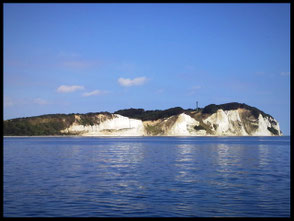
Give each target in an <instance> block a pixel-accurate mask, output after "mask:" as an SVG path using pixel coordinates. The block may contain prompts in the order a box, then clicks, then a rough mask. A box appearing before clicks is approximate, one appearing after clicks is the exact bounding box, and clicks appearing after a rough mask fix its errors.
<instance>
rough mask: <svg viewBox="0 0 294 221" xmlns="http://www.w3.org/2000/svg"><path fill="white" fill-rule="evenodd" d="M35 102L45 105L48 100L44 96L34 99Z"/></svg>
mask: <svg viewBox="0 0 294 221" xmlns="http://www.w3.org/2000/svg"><path fill="white" fill-rule="evenodd" d="M33 102H34V103H35V104H39V105H44V104H48V102H47V101H46V100H44V99H42V98H36V99H34V101H33Z"/></svg>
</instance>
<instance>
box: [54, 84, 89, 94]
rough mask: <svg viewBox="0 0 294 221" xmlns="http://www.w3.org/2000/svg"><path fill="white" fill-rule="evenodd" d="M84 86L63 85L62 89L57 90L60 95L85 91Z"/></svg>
mask: <svg viewBox="0 0 294 221" xmlns="http://www.w3.org/2000/svg"><path fill="white" fill-rule="evenodd" d="M83 89H84V86H79V85H71V86H68V85H61V86H60V87H58V88H57V92H59V93H71V92H74V91H77V90H83Z"/></svg>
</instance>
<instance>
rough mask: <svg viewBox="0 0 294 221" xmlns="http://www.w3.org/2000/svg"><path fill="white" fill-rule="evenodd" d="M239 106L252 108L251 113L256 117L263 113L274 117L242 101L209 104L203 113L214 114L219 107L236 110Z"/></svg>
mask: <svg viewBox="0 0 294 221" xmlns="http://www.w3.org/2000/svg"><path fill="white" fill-rule="evenodd" d="M238 108H244V109H247V110H250V111H251V114H252V115H253V116H254V117H255V118H258V116H259V114H261V115H262V116H263V117H265V116H267V117H270V118H273V117H272V116H271V115H269V114H266V113H264V112H263V111H261V110H259V109H257V108H256V107H251V106H249V105H247V104H241V103H237V102H232V103H226V104H220V105H216V104H210V105H207V106H206V107H204V108H203V110H202V113H203V114H214V113H216V112H217V110H218V109H223V110H236V109H238Z"/></svg>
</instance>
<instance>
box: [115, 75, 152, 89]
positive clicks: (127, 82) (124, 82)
mask: <svg viewBox="0 0 294 221" xmlns="http://www.w3.org/2000/svg"><path fill="white" fill-rule="evenodd" d="M146 81H147V78H146V77H138V78H134V79H129V78H119V79H118V83H119V84H120V85H121V86H124V87H131V86H138V85H143V84H145V83H146Z"/></svg>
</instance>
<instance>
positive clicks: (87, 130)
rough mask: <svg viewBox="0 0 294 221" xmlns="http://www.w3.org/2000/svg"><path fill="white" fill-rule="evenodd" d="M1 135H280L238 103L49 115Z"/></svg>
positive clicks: (8, 126)
mask: <svg viewBox="0 0 294 221" xmlns="http://www.w3.org/2000/svg"><path fill="white" fill-rule="evenodd" d="M4 135H80V136H280V135H282V132H281V131H280V127H279V123H278V122H277V121H276V120H275V119H274V118H273V117H272V116H270V115H269V114H266V113H264V112H262V111H260V110H258V109H257V108H255V107H251V106H248V105H246V104H240V103H236V102H235V103H227V104H222V105H215V104H211V105H208V106H206V107H204V108H203V109H198V110H192V109H188V110H184V109H182V108H180V107H176V108H170V109H167V110H163V111H160V110H154V111H144V109H132V108H131V109H125V110H119V111H117V112H115V113H113V114H112V113H108V112H100V113H88V114H68V115H66V114H53V115H43V116H37V117H30V118H18V119H12V120H7V121H4Z"/></svg>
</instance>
